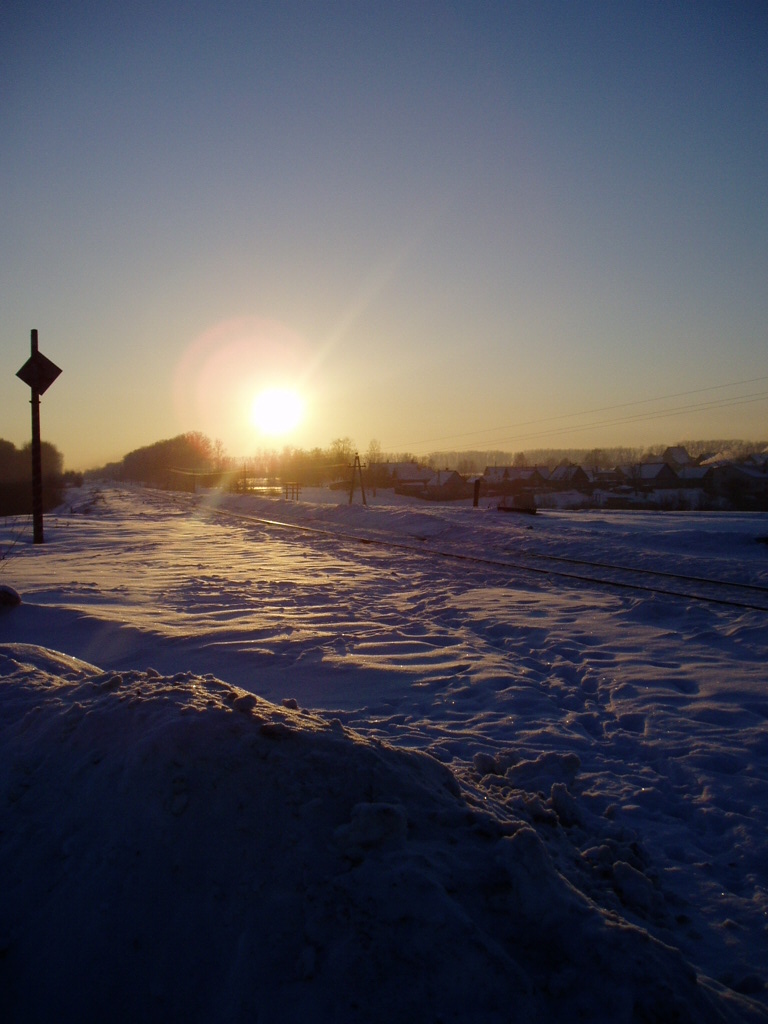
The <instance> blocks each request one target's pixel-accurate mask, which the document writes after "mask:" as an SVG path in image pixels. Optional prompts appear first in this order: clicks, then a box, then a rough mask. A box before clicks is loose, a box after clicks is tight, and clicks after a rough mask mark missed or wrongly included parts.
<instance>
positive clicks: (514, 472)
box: [483, 466, 549, 494]
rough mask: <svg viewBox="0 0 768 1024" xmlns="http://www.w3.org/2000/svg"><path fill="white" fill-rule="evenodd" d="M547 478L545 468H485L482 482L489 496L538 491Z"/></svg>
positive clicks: (547, 473) (547, 474)
mask: <svg viewBox="0 0 768 1024" xmlns="http://www.w3.org/2000/svg"><path fill="white" fill-rule="evenodd" d="M548 478H549V470H548V469H547V467H546V466H486V467H485V471H484V472H483V480H484V482H485V485H486V487H487V489H488V493H490V494H515V493H517V492H518V491H522V490H527V491H535V490H540V489H541V488H542V487H544V486H545V484H546V482H547V480H548Z"/></svg>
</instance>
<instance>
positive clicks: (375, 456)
mask: <svg viewBox="0 0 768 1024" xmlns="http://www.w3.org/2000/svg"><path fill="white" fill-rule="evenodd" d="M365 458H366V462H367V463H368V465H369V466H372V465H373V464H374V463H375V462H382V461H383V460H382V453H381V445H380V444H379V442H378V441H377V440H376V438H375V437H373V438H371V440H370V441H369V442H368V451H367V452H366V455H365Z"/></svg>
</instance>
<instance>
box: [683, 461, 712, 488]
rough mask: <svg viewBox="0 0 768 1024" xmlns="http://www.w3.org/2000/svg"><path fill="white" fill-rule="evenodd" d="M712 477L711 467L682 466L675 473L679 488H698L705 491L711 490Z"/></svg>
mask: <svg viewBox="0 0 768 1024" xmlns="http://www.w3.org/2000/svg"><path fill="white" fill-rule="evenodd" d="M713 475H714V474H713V470H712V467H711V466H682V467H681V468H680V469H678V471H677V479H678V480H679V482H680V486H681V487H700V488H702V490H705V491H709V490H712V488H713Z"/></svg>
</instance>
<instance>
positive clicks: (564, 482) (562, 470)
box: [547, 463, 591, 491]
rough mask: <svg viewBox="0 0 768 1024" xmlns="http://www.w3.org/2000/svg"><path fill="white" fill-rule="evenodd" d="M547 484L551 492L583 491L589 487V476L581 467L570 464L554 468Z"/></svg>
mask: <svg viewBox="0 0 768 1024" xmlns="http://www.w3.org/2000/svg"><path fill="white" fill-rule="evenodd" d="M547 482H548V484H549V486H550V488H551V489H552V490H558V491H585V490H588V489H589V487H590V486H591V484H590V479H589V476H588V475H587V473H586V472H585V471H584V470H583V469H582V468H581V466H574V465H572V464H570V463H564V464H563V465H561V466H556V467H555V468H554V469H553V470H552V472H551V473H550V474H549V480H548V481H547Z"/></svg>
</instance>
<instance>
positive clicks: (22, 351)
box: [0, 0, 768, 469]
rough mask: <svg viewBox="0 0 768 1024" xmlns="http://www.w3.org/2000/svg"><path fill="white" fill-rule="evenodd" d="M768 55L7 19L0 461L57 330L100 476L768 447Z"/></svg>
mask: <svg viewBox="0 0 768 1024" xmlns="http://www.w3.org/2000/svg"><path fill="white" fill-rule="evenodd" d="M767 43H768V7H766V6H765V5H764V4H762V3H743V2H742V3H739V2H736V3H713V2H706V0H704V2H697V3H695V4H693V3H677V2H670V3H664V4H660V3H652V2H644V3H633V2H621V3H610V2H600V3H593V2H591V0H585V2H579V3H572V2H553V0H537V2H520V3H501V2H499V3H495V2H487V3H461V2H453V3H448V2H442V3H437V2H430V0H425V2H422V3H389V4H379V3H369V2H358V3H335V2H329V3H310V2H291V0H287V2H281V3H271V2H262V3H259V4H252V3H227V2H219V3H216V4H213V3H208V2H205V0H202V2H197V3H190V2H186V3H184V4H181V3H174V2H168V3H159V4H154V5H145V4H140V3H135V2H133V3H130V2H129V3H123V4H120V5H117V4H103V3H97V2H90V0H83V2H71V3H67V4H64V3H40V2H36V0H31V2H26V3H24V4H22V3H20V2H15V0H11V2H9V3H6V4H3V6H2V10H1V11H0V128H1V130H0V186H1V187H2V202H1V203H0V210H1V211H2V213H1V216H2V221H1V222H0V228H1V230H2V238H3V245H2V251H1V252H0V295H1V296H2V314H0V326H1V329H2V330H1V334H0V337H1V345H0V352H1V354H2V364H1V366H0V437H2V438H5V439H6V440H10V441H12V442H13V443H14V444H17V445H21V444H23V443H25V442H26V441H27V439H28V437H29V432H30V427H29V397H30V393H29V390H28V389H27V388H26V386H25V385H24V384H23V383H22V382H21V381H20V380H18V379H17V378H16V377H15V373H16V371H17V370H18V369H19V368H20V367H21V365H22V363H23V362H24V361H25V360H26V358H27V356H28V355H29V345H30V331H31V330H32V329H33V328H34V329H37V330H38V331H39V344H40V351H41V352H43V354H44V355H46V356H48V357H49V358H50V359H52V360H53V361H54V362H55V363H56V364H57V365H58V366H60V367H61V369H62V371H63V372H62V375H61V377H60V378H59V379H58V380H57V381H56V382H55V384H54V385H53V386H52V387H51V389H50V390H49V391H48V392H47V393H46V394H45V396H44V397H43V399H42V415H41V418H42V434H43V438H44V440H48V441H50V442H52V443H53V444H55V445H56V446H57V447H58V448H59V450H60V451H61V452H62V453H63V454H64V461H65V465H66V466H67V467H68V468H73V469H83V468H90V467H93V466H98V465H101V464H103V463H105V462H108V461H112V460H116V459H120V458H121V457H122V456H123V455H124V454H126V453H127V452H129V451H131V450H134V449H135V448H138V447H142V446H144V445H147V444H151V443H153V442H155V441H157V440H160V439H163V438H168V437H173V436H175V435H177V434H179V433H182V432H186V431H188V430H200V431H202V432H203V433H205V434H207V435H208V436H209V437H211V438H212V439H216V440H220V441H221V442H222V444H223V445H224V448H225V449H226V451H227V452H228V453H229V454H231V455H234V456H240V455H247V454H249V453H251V452H254V451H256V450H258V449H260V448H265V447H267V448H272V447H282V446H283V445H284V444H290V445H296V446H300V447H306V448H311V447H315V446H320V447H325V446H327V445H329V444H330V443H331V442H332V441H333V440H334V439H335V438H339V437H348V438H350V439H351V440H352V442H353V444H354V445H356V446H357V447H358V448H359V449H360V450H361V452H362V451H365V450H366V449H367V447H368V446H369V444H370V442H371V441H372V440H374V439H375V440H376V441H378V442H379V444H380V446H381V448H382V449H383V450H384V451H393V452H401V451H411V452H413V453H414V454H416V455H421V454H427V453H429V452H431V451H434V450H436V449H441V448H442V449H460V450H463V449H491V448H501V449H504V450H509V451H517V450H524V449H526V448H544V447H553V448H565V447H592V446H610V445H624V444H627V445H638V446H644V445H650V444H656V443H674V442H676V441H678V440H682V439H684V438H720V437H722V438H744V439H762V438H765V437H766V435H768V415H767V414H768V360H766V357H765V356H766V334H767V332H768V288H766V285H765V283H766V280H768V188H767V187H766V186H768V119H767V118H766V111H767V110H768V64H767V63H766V61H765V51H766V44H767ZM274 387H281V388H287V389H290V390H291V391H293V392H297V393H298V395H299V396H300V398H301V400H302V403H303V409H304V415H303V418H302V419H301V420H300V421H299V423H298V424H297V425H296V426H295V427H294V428H293V429H291V430H286V432H285V433H283V434H279V433H276V434H270V433H268V432H266V431H265V429H264V424H261V425H260V423H259V422H258V421H257V420H256V419H254V417H253V415H252V406H253V403H254V401H255V399H256V398H257V396H259V395H260V393H262V392H263V391H264V390H265V389H268V388H274ZM273 426H275V427H277V426H278V424H273ZM287 426H288V424H286V427H287Z"/></svg>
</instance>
